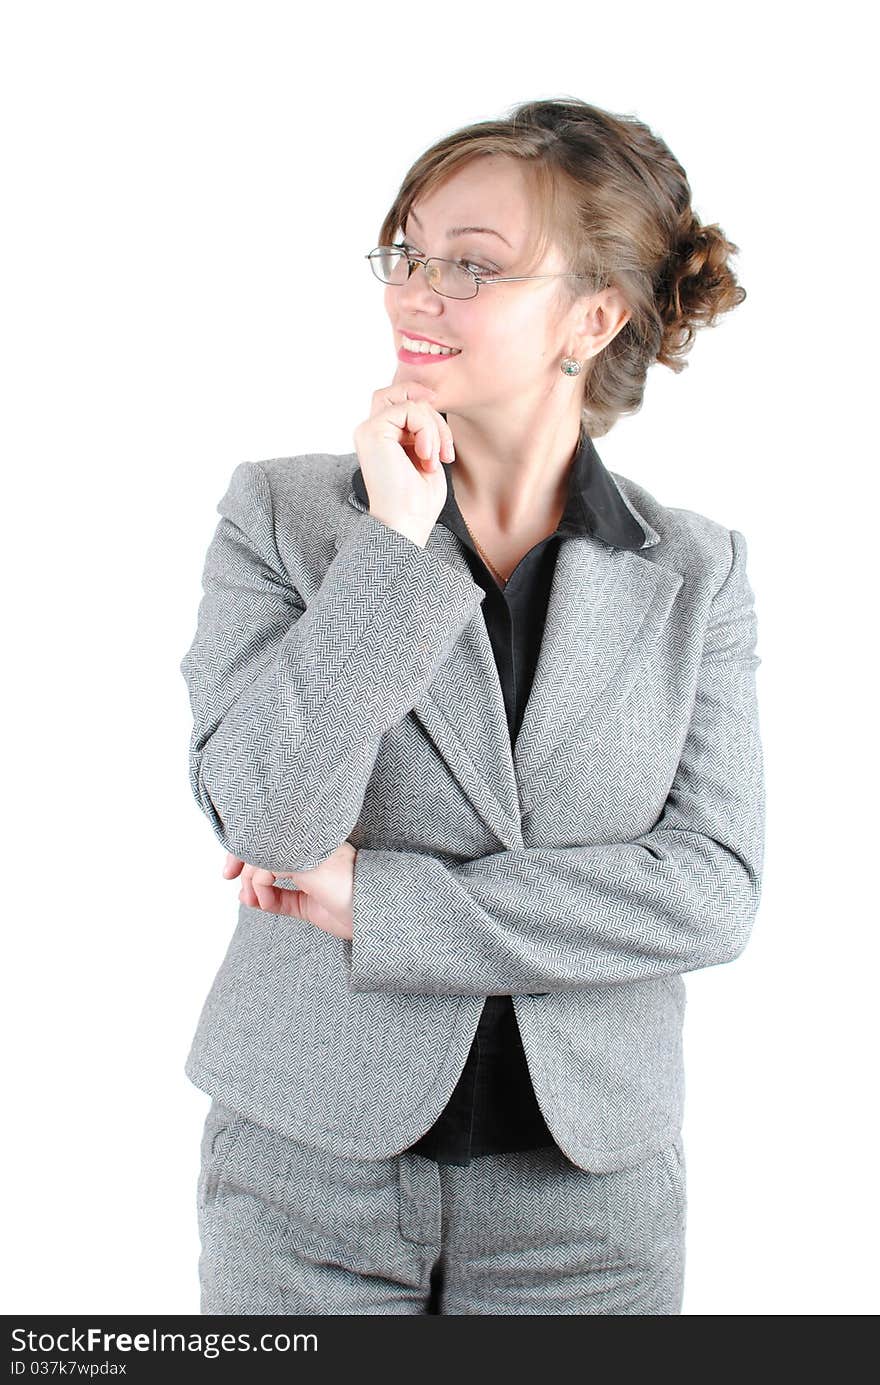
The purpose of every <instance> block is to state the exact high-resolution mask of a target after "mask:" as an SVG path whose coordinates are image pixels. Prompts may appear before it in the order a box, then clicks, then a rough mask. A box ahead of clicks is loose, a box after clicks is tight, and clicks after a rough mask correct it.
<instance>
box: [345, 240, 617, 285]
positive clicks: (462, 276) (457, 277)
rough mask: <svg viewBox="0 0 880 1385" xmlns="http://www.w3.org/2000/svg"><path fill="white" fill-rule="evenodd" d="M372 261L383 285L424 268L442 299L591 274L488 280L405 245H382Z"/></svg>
mask: <svg viewBox="0 0 880 1385" xmlns="http://www.w3.org/2000/svg"><path fill="white" fill-rule="evenodd" d="M364 258H365V259H367V260H369V261H370V268H371V269H372V271H373V273H374V274H375V276H376V278H377V279H378V280H380V282H381V283H383V284H395V285H397V286H400V285H401V284H405V283H406V282H407V280H408V279H409V278H410V276H411V274H412V272H413V270H414V269H415V267H416V265H418V264H420V265H423V266H424V269H425V275H426V276H427V280H428V283H429V284H430V286H431V288H432V289H433V290H434V292H435V293H439V295H440V297H441V298H476V296H477V294H478V293H479V291H480V289H481V288H482V287H483V286H484V285H489V284H518V283H521V282H522V281H523V280H525V279H569V278H572V279H588V278H589V277H590V276H589V275H588V274H574V273H573V272H572V271H568V272H567V273H563V274H516V275H500V274H492V273H491V271H487V272H486V277H484V276H483V275H480V274H475V273H474V271H473V270H472V269H468V267H467V265H466V263H465V262H464V261H462V260H440V259H438V258H437V257H436V255H432V256H430V257H429V258H428V259H425V258H424V256H422V255H414V254H413V252H412V251H411V250H405V249H404V248H403V246H402V245H379V246H377V247H376V249H375V250H371V251H370V253H369V255H365V256H364Z"/></svg>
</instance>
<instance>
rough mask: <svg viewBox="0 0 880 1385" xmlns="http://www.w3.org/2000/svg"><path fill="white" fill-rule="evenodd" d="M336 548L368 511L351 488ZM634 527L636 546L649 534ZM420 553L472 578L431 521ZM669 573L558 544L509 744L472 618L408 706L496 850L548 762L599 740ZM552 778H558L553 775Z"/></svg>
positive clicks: (579, 544) (544, 787)
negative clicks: (526, 689) (537, 643)
mask: <svg viewBox="0 0 880 1385" xmlns="http://www.w3.org/2000/svg"><path fill="white" fill-rule="evenodd" d="M354 460H355V462H356V460H357V459H356V457H355V459H354ZM347 498H348V503H349V505H350V506H351V507H352V511H351V513H350V514H349V515H346V516H343V520H342V524H341V526H340V529H339V532H338V534H337V536H336V547H337V548H338V547H339V546H340V544H341V542H342V540H343V538H344V537H345V535H346V534H347V532H348V530H349V528H350V526H351V524H353V523H356V522H357V513H356V512H362V513H365V512H367V511H368V508H369V507H368V506H367V505H366V504H364V502H363V501H362V500H361V499H360V498H359V496H358V495H357V494H356V493H355V491H354V490H353V489H352V490H351V491H350V492H349V495H348V497H347ZM622 498H623V500H624V503H625V504H626V506H627V508H628V509H629V511H630V513H631V514H633V516H634V517H635V518H636V519H637V520H638V521H639V523H640V524H641V525H642V527H643V529H644V531H645V534H646V541H645V545H644V547H650V546H653V544H655V543H657V542H659V539H660V535H659V534H658V533H657V531H656V530H654V529H653V528H652V527H651V526H650V525H649V524H648V522H647V520H645V519H643V518H642V517H641V515H640V514H639V513H638V511H637V510H635V508H634V506H633V505H632V503H631V502H630V501H629V500H628V499H626V497H622ZM428 546H429V547H431V548H433V549H434V550H436V551H437V552H439V553H440V554H441V555H442V556H443V558H444V559H445V560H446V561H447V562H450V563H452V565H453V566H454V567H456V568H458V569H459V570H460V571H461V572H462V573H464V574H465V575H466V576H469V577H472V573H471V570H470V568H469V566H468V563H467V560H466V558H465V557H464V554H463V553H462V551H461V548H460V546H459V542H458V540H457V539H456V537H455V535H454V534H452V533H451V532H450V531H449V530H448V529H447V528H446V527H445V526H444V525H441V524H435V526H434V528H433V530H432V531H431V534H430V536H429V538H428ZM682 581H683V577H682V575H681V574H680V573H678V572H675V571H673V570H672V569H670V568H666V567H663V566H662V565H661V564H659V563H656V562H652V561H650V560H649V559H647V558H643V557H641V556H640V555H639V553H637V552H633V551H629V550H627V549H622V548H615V547H609V546H608V545H607V544H606V543H605V542H604V541H603V540H601V539H598V538H595V537H593V536H591V535H567V536H565V537H564V538H563V539H562V540H561V541H560V547H559V553H558V556H557V561H556V567H555V571H554V576H553V583H552V586H551V590H550V597H549V602H548V607H547V618H546V622H545V626H544V632H543V638H542V644H541V651H540V654H539V657H538V664H537V667H536V669H535V676H534V681H533V684H532V688H531V692H530V695H529V699H528V702H527V704H526V709H525V713H524V716H523V721H522V725H521V727H520V731H519V735H518V736H517V740H516V745H515V747H513V748H512V747H511V744H510V735H509V731H508V726H507V714H506V711H505V707H504V695H503V692H502V689H501V682H500V679H499V677H498V669H497V666H496V663H495V657H494V654H493V651H492V644H491V640H490V638H489V633H488V630H487V629H486V623H485V621H484V619H483V618H482V615H481V614H480V613H479V612H477V614H476V615H475V617H474V619H473V620H472V621H470V622H469V624H468V625H467V627H466V628H465V629H464V631H463V632H462V634H461V636H460V638H459V639H458V640H457V641H456V643H455V645H454V646H453V648H452V650H451V652H450V654H449V656H448V658H447V659H446V660H445V662H444V663H443V664H442V665H441V667H440V669H439V670H438V672H437V674H436V676H435V678H434V680H433V682H432V683H431V685H430V687H429V688H428V690H427V691H426V692H425V693H424V694H423V696H422V698H421V699H420V700H419V701H418V702H417V703H416V704H415V706H414V707H413V715H414V716H415V717H416V718H417V719H418V721H419V722H420V723H421V725H422V727H423V729H424V730H425V731H426V733H427V734H428V735H429V736H430V738H431V740H432V741H433V743H434V745H435V746H436V748H437V751H438V753H439V754H440V755H441V756H442V758H443V760H444V761H445V763H446V766H447V768H448V770H449V772H450V773H451V774H452V775H453V776H454V778H455V780H456V781H457V783H458V784H459V786H460V787H461V789H462V791H463V792H464V793H465V794H466V795H467V797H468V799H469V800H470V802H471V803H472V804H473V806H474V808H475V809H476V811H477V812H478V813H479V815H480V817H481V818H482V820H483V821H484V822H485V823H486V825H487V826H488V827H489V828H490V830H491V831H492V832H493V833H494V834H495V835H496V837H497V838H498V840H499V842H500V843H501V846H502V847H503V848H505V849H512V848H514V847H517V846H522V845H523V835H522V816H523V814H524V813H525V812H526V811H527V810H528V809H529V808H530V807H531V806H532V804H533V803H534V802H535V800H536V799H537V798H538V797H539V796H541V795H542V794H545V793H546V792H547V791H548V788H549V785H550V782H551V781H550V774H551V761H556V760H557V759H560V758H562V757H563V756H564V755H565V754H567V753H569V751H570V747H571V745H572V744H573V743H574V742H575V741H577V742H578V743H580V744H583V740H584V737H585V736H586V737H587V738H588V740H593V739H595V738H597V737H598V736H599V735H601V732H602V728H603V726H604V725H605V723H606V722H607V720H608V718H609V717H611V716H612V715H613V713H614V712H615V710H616V708H617V707H619V705H620V703H621V702H622V700H623V699H624V697H625V696H626V693H627V692H628V690H629V689H630V687H631V686H632V684H633V681H634V680H635V678H636V677H637V676H638V672H639V669H640V668H641V667H642V666H643V665H644V663H645V661H646V660H647V659H648V658H649V656H650V651H651V648H652V647H653V645H654V644H655V642H656V640H657V639H658V638H659V637H660V634H661V632H662V629H663V626H664V624H665V622H666V620H667V618H668V616H669V612H670V610H671V609H672V605H673V603H674V601H675V597H676V594H677V592H678V590H679V588H680V587H681V585H682ZM562 772H565V771H564V770H563V771H562Z"/></svg>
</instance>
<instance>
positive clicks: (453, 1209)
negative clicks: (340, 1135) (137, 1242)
mask: <svg viewBox="0 0 880 1385" xmlns="http://www.w3.org/2000/svg"><path fill="white" fill-rule="evenodd" d="M201 1154H202V1157H201V1167H200V1171H199V1179H198V1194H197V1206H198V1222H199V1234H200V1240H201V1247H202V1249H201V1254H200V1256H199V1279H200V1284H201V1311H202V1313H205V1314H217V1315H224V1314H227V1313H229V1314H246V1315H254V1314H256V1315H263V1314H266V1313H269V1314H272V1313H274V1314H279V1315H281V1314H294V1315H299V1314H333V1315H359V1314H423V1313H425V1312H427V1311H430V1309H429V1307H428V1305H429V1304H430V1303H431V1299H432V1293H431V1290H432V1275H433V1274H435V1273H437V1274H439V1285H440V1291H439V1294H438V1296H437V1299H436V1311H437V1312H438V1313H440V1314H444V1315H446V1316H453V1315H465V1314H466V1315H479V1316H486V1315H508V1316H519V1315H521V1314H543V1315H553V1314H556V1315H559V1314H564V1315H569V1314H597V1315H598V1314H633V1315H640V1316H641V1315H659V1314H670V1315H672V1314H678V1313H680V1312H681V1304H682V1298H683V1290H684V1268H685V1233H686V1221H687V1211H686V1171H685V1162H684V1152H683V1146H682V1142H681V1139H680V1138H679V1139H676V1140H674V1141H672V1142H671V1143H670V1144H668V1145H666V1146H664V1148H663V1149H661V1150H659V1151H657V1152H656V1153H655V1154H653V1155H651V1156H650V1157H649V1158H648V1159H646V1160H644V1161H643V1162H642V1163H640V1164H638V1165H636V1166H635V1167H634V1168H627V1169H623V1170H618V1171H615V1172H612V1173H604V1174H600V1173H589V1172H586V1171H585V1170H584V1169H581V1168H579V1167H578V1166H577V1165H576V1164H573V1163H571V1162H570V1161H569V1160H568V1159H566V1158H565V1155H564V1154H563V1153H562V1151H561V1150H559V1149H557V1148H556V1147H555V1146H554V1145H550V1146H549V1147H548V1148H546V1149H535V1150H524V1151H519V1152H502V1153H496V1154H489V1155H483V1156H482V1157H480V1158H477V1159H473V1160H472V1161H471V1163H470V1164H469V1165H468V1166H463V1165H450V1164H447V1165H441V1164H437V1163H435V1162H433V1161H432V1160H430V1159H425V1158H423V1157H422V1156H421V1155H419V1154H414V1153H411V1152H410V1151H406V1152H405V1153H402V1154H399V1155H396V1156H392V1157H390V1158H387V1159H369V1160H367V1159H354V1158H351V1157H347V1156H343V1155H338V1154H333V1153H330V1152H328V1151H326V1150H323V1149H313V1148H312V1147H310V1146H308V1145H304V1144H302V1143H301V1142H299V1141H293V1140H288V1139H287V1138H286V1137H285V1136H283V1135H279V1134H278V1133H277V1132H276V1131H274V1130H267V1129H265V1128H264V1127H263V1126H260V1125H258V1124H256V1123H255V1122H253V1121H250V1120H248V1119H247V1118H246V1117H244V1116H241V1115H239V1114H238V1113H236V1112H234V1111H230V1110H228V1109H226V1108H224V1107H223V1106H222V1105H221V1104H220V1103H218V1102H216V1101H215V1102H213V1103H212V1105H211V1109H210V1111H209V1112H208V1116H207V1119H206V1121H205V1128H204V1133H203V1136H202V1151H201Z"/></svg>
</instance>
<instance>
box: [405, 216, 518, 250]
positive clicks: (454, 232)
mask: <svg viewBox="0 0 880 1385" xmlns="http://www.w3.org/2000/svg"><path fill="white" fill-rule="evenodd" d="M409 215H410V216H411V217H412V219H413V221H414V222H415V223H416V225H417V226H421V224H422V223H421V222H420V221H419V218H418V217H417V216H416V214H415V212H414V211H412V210H411V211H410V212H409ZM472 231H475V232H477V233H478V234H479V235H484V236H497V237H498V239H499V240H503V241H504V244H505V245H507V246H510V249H511V250H512V249H513V246H512V245H510V241H509V240H505V238H504V236H502V234H501V232H500V231H493V230H492V227H491V226H451V227H450V229H449V230H448V231H447V232H446V237H447V239H448V240H451V239H452V237H453V236H467V235H470V233H471V232H472Z"/></svg>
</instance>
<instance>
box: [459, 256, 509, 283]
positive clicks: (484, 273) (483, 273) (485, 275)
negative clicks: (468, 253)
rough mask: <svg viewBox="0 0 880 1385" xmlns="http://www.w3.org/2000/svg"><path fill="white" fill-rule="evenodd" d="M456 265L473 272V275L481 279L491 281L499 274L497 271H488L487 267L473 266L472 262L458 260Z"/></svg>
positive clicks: (481, 265) (482, 265)
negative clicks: (477, 275)
mask: <svg viewBox="0 0 880 1385" xmlns="http://www.w3.org/2000/svg"><path fill="white" fill-rule="evenodd" d="M458 263H459V264H460V265H463V266H464V268H465V269H470V270H473V272H474V273H476V274H479V276H480V278H481V279H491V278H492V277H493V276H494V275H496V274H498V273H499V272H500V271H499V270H497V269H490V268H489V266H488V265H484V264H475V263H474V261H473V260H459V262H458Z"/></svg>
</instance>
